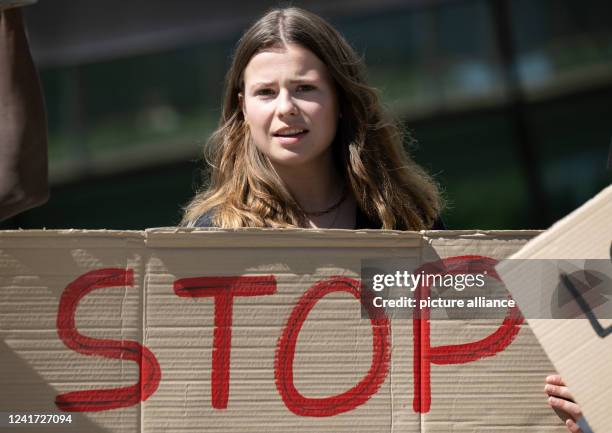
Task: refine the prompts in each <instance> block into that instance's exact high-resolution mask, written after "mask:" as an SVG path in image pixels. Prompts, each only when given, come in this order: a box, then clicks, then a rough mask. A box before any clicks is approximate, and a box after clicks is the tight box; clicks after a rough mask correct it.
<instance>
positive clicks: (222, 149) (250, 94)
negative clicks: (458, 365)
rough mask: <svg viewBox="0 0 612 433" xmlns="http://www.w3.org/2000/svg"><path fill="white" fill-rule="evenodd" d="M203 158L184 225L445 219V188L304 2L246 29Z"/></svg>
mask: <svg viewBox="0 0 612 433" xmlns="http://www.w3.org/2000/svg"><path fill="white" fill-rule="evenodd" d="M206 159H207V161H208V163H209V165H210V175H209V182H208V183H209V186H208V189H206V190H204V191H202V192H200V193H198V194H197V195H196V196H195V198H194V199H193V201H192V202H191V203H190V204H189V205H188V206H187V209H186V212H185V215H184V218H183V224H184V225H189V226H197V227H202V226H204V227H210V226H216V227H222V228H237V227H313V228H315V227H320V228H344V229H354V228H375V229H399V230H421V229H427V228H432V227H433V228H443V227H442V225H441V224H440V222H439V219H438V218H439V213H440V210H441V208H442V200H441V199H440V194H439V191H438V187H437V185H436V183H435V182H434V181H433V179H432V178H431V177H430V176H429V175H428V174H427V173H425V171H424V170H423V169H422V168H421V167H419V166H418V165H417V164H415V163H414V162H413V161H412V160H411V159H410V157H409V156H408V154H407V153H406V152H405V151H404V149H403V146H402V133H401V129H400V127H399V126H398V124H397V123H396V122H394V121H392V120H391V119H390V118H389V117H388V116H387V115H386V114H385V113H384V111H383V110H382V108H381V103H380V101H379V98H378V95H377V94H376V91H375V90H374V89H373V88H371V87H369V86H368V85H367V83H366V80H365V70H364V65H363V63H362V61H361V59H360V58H359V56H357V54H356V53H355V52H354V50H353V49H352V48H351V47H350V46H349V44H348V43H347V42H346V41H345V40H344V39H343V38H342V36H341V35H340V34H339V33H338V32H337V31H336V30H335V29H334V28H333V27H331V26H330V25H329V24H328V23H327V22H325V21H324V20H323V19H322V18H320V17H318V16H316V15H314V14H311V13H309V12H307V11H304V10H301V9H298V8H286V9H276V10H273V11H271V12H268V13H267V14H266V15H264V16H263V17H262V18H261V19H259V20H258V21H257V22H256V23H255V24H254V25H253V26H252V27H251V28H250V29H248V30H247V31H246V33H245V34H244V36H243V37H242V38H241V40H240V42H239V43H238V46H237V48H236V52H235V54H234V57H233V62H232V65H231V67H230V69H229V71H228V73H227V77H226V89H225V98H224V101H223V112H222V115H221V119H220V123H219V127H218V129H217V130H216V131H215V133H214V134H213V136H212V138H211V140H210V141H209V143H208V146H207V158H206Z"/></svg>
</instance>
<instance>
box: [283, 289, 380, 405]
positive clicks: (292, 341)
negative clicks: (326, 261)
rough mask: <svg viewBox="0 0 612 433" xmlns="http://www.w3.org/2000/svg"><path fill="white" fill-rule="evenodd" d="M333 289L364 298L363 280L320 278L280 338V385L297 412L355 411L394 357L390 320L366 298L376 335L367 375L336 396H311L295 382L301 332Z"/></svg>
mask: <svg viewBox="0 0 612 433" xmlns="http://www.w3.org/2000/svg"><path fill="white" fill-rule="evenodd" d="M332 292H347V293H350V294H351V295H353V296H354V297H355V298H357V299H360V283H359V282H358V281H356V280H353V279H351V278H345V277H335V278H330V279H328V280H323V281H319V282H318V283H317V284H315V285H314V286H313V287H311V288H310V289H309V290H308V291H307V292H306V293H304V295H303V296H302V298H301V299H300V300H299V302H298V304H297V305H296V306H295V308H294V309H293V312H292V313H291V315H290V316H289V320H288V321H287V325H286V326H285V330H284V331H283V334H282V335H281V337H280V338H279V340H278V348H277V351H276V360H275V365H274V372H275V373H274V375H275V377H276V388H277V389H278V392H279V393H280V395H281V397H282V399H283V401H284V402H285V405H286V406H287V408H289V410H290V411H291V412H293V413H295V414H296V415H301V416H316V417H324V416H333V415H337V414H339V413H342V412H347V411H349V410H353V409H354V408H356V407H357V406H360V405H362V404H363V403H365V402H366V401H368V399H369V398H370V397H371V396H372V395H374V394H376V391H378V388H380V385H382V383H383V382H384V381H385V378H386V377H387V372H388V371H389V359H390V357H391V351H390V347H389V333H390V326H389V321H388V319H387V318H379V317H376V318H374V316H380V315H379V314H378V313H376V312H374V311H373V306H372V304H371V303H366V302H365V301H364V300H362V303H363V305H364V307H365V308H366V309H367V311H368V314H369V315H370V322H371V324H372V336H373V341H372V347H373V349H372V350H373V353H372V364H371V366H370V370H369V371H368V373H367V374H366V376H365V377H364V378H363V379H362V380H361V381H360V382H359V383H358V384H357V385H355V386H354V387H353V388H351V389H349V390H348V391H345V392H343V393H342V394H339V395H335V396H332V397H325V398H307V397H304V396H303V395H302V394H300V392H299V391H298V390H297V389H296V388H295V385H294V384H293V359H294V356H295V346H296V344H297V338H298V334H299V333H300V329H302V325H303V324H304V322H305V321H306V318H307V317H308V313H309V312H310V310H312V308H313V307H314V306H315V305H316V303H317V302H318V301H319V299H321V298H323V297H324V296H325V295H327V294H328V293H332Z"/></svg>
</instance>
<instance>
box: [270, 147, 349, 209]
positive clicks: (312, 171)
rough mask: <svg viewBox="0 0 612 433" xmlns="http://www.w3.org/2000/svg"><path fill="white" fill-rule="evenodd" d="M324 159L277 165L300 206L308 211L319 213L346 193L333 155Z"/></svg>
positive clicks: (277, 169) (281, 176) (278, 171)
mask: <svg viewBox="0 0 612 433" xmlns="http://www.w3.org/2000/svg"><path fill="white" fill-rule="evenodd" d="M323 158H324V161H317V162H316V163H314V161H313V163H312V164H306V165H300V166H298V167H292V166H280V165H278V166H276V167H275V169H276V172H277V173H278V175H279V176H280V178H281V179H282V180H283V182H284V183H285V185H286V186H287V189H289V191H290V192H291V194H292V195H293V197H294V198H295V200H296V201H297V202H298V204H299V205H300V207H301V208H302V209H303V210H304V211H305V212H306V213H311V212H312V213H317V212H321V211H324V210H325V209H328V208H330V207H331V206H333V205H334V204H336V203H337V202H338V200H340V199H341V197H342V195H343V193H344V188H345V186H344V180H343V179H342V177H341V176H340V174H339V173H338V172H337V170H336V169H335V167H334V164H333V160H332V158H331V155H329V157H323Z"/></svg>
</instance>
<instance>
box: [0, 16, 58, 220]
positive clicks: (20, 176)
mask: <svg viewBox="0 0 612 433" xmlns="http://www.w3.org/2000/svg"><path fill="white" fill-rule="evenodd" d="M47 177H48V176H47V119H46V115H45V109H44V103H43V97H42V91H41V86H40V82H39V79H38V75H37V73H36V68H35V67H34V63H33V61H32V57H31V55H30V50H29V46H28V41H27V39H26V35H25V27H24V23H23V17H22V14H21V10H20V9H18V8H17V9H8V10H0V221H1V220H3V219H6V218H9V217H11V216H13V215H15V214H17V213H19V212H22V211H24V210H26V209H29V208H31V207H34V206H38V205H40V204H42V203H44V202H46V201H47V199H48V197H49V186H48V181H47Z"/></svg>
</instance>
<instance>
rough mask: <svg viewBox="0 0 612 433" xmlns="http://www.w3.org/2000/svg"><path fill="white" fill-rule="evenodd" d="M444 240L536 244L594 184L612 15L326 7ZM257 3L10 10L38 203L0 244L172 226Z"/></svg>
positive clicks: (516, 3)
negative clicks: (428, 182) (24, 232)
mask: <svg viewBox="0 0 612 433" xmlns="http://www.w3.org/2000/svg"><path fill="white" fill-rule="evenodd" d="M293 4H294V5H296V6H301V7H305V8H307V9H309V10H311V11H313V12H315V13H319V14H321V15H322V16H324V17H325V18H326V19H328V20H329V21H330V22H332V24H334V25H335V26H336V27H337V28H338V29H339V30H340V31H341V32H342V33H343V34H344V35H345V36H346V38H347V39H348V40H349V42H351V43H352V45H353V46H354V47H355V48H356V49H357V51H358V52H360V53H362V54H363V56H364V58H365V60H366V63H367V65H368V70H369V76H370V81H371V83H372V84H373V85H375V86H376V87H378V88H379V89H380V92H381V94H382V96H383V99H384V101H385V103H386V105H387V106H388V107H389V109H390V110H391V111H392V112H393V113H394V115H396V116H397V117H398V118H400V119H401V120H402V122H403V123H404V124H405V126H406V128H407V130H408V131H410V133H411V136H412V140H407V143H406V145H407V146H408V147H409V148H410V150H411V153H412V155H413V156H414V158H415V159H416V160H417V161H418V162H419V163H421V164H422V165H424V166H425V167H426V168H427V169H428V170H429V171H430V172H431V173H433V174H434V175H435V176H436V178H437V179H438V181H439V182H440V184H441V185H442V187H443V189H444V191H445V195H446V197H447V200H448V202H449V206H448V208H447V210H446V213H445V215H444V218H445V220H446V222H447V224H448V225H449V226H450V227H451V228H456V229H463V228H485V229H490V228H498V229H519V228H545V227H547V226H548V225H550V224H551V223H552V222H554V221H555V220H556V219H558V218H560V217H562V216H563V215H565V214H566V213H568V212H569V211H571V210H572V209H574V208H575V207H577V206H579V205H580V204H582V203H583V202H584V201H586V200H587V199H588V198H589V197H591V196H592V195H594V194H595V193H596V192H597V191H599V190H600V189H601V188H602V187H604V186H606V185H607V184H609V183H610V179H611V178H612V175H611V172H610V171H607V170H606V161H607V158H608V152H609V149H610V140H611V138H612V20H611V18H612V3H610V2H609V1H606V0H584V1H583V2H576V1H574V0H445V1H443V0H437V1H436V0H430V1H426V0H412V1H406V0H405V1H397V0H378V1H371V0H359V1H354V0H353V1H348V0H340V1H333V2H324V1H310V2H304V1H303V2H299V1H296V2H294V3H293ZM273 6H276V4H275V3H271V2H264V1H242V0H241V1H226V2H212V1H210V2H209V1H194V0H189V1H188V0H181V1H175V2H164V1H152V0H149V1H144V0H132V1H129V2H119V1H116V0H107V1H101V0H81V1H79V2H72V1H69V0H54V1H46V0H41V1H40V4H39V5H37V6H35V7H31V8H28V9H27V11H26V21H27V23H28V28H29V34H30V41H31V46H32V51H33V55H34V58H35V61H36V62H37V65H38V67H39V70H40V72H41V77H42V81H43V87H44V91H45V97H46V103H47V111H48V115H49V133H50V149H49V151H50V173H51V182H52V195H51V200H50V201H49V203H48V204H46V205H45V206H42V207H40V208H38V209H34V210H32V211H29V212H26V213H24V214H22V215H19V216H17V217H15V218H13V219H12V220H9V221H7V222H5V223H4V224H3V225H2V226H1V227H2V228H16V227H23V228H42V227H47V228H114V229H142V228H145V227H153V226H170V225H175V224H177V223H178V221H179V220H180V209H181V206H183V205H184V204H185V203H186V202H187V201H188V200H189V198H190V197H191V196H192V195H193V192H194V189H195V188H196V187H197V186H198V184H199V182H200V174H199V173H200V169H201V168H202V167H203V165H202V163H201V162H200V161H199V157H200V153H201V147H202V144H203V143H204V142H205V141H206V138H207V136H208V135H209V134H210V132H211V131H212V129H213V128H214V126H215V124H216V122H217V118H218V114H219V108H220V104H221V92H222V86H223V77H224V73H225V70H226V68H227V66H228V65H229V60H230V55H231V52H232V48H233V46H234V45H235V43H236V41H237V40H238V38H239V37H240V34H241V32H242V31H243V30H244V29H245V28H246V27H247V26H248V25H249V23H251V22H252V21H253V20H255V19H256V18H257V17H258V16H260V15H261V14H262V13H263V12H265V11H266V10H267V9H269V8H270V7H273Z"/></svg>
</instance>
